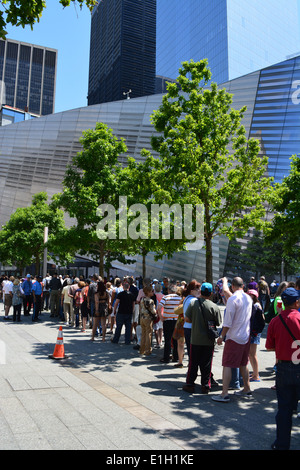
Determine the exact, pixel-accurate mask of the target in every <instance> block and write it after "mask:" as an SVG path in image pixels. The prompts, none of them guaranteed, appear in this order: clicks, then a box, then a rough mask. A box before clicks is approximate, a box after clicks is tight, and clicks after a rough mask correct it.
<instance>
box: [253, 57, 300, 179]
mask: <svg viewBox="0 0 300 470" xmlns="http://www.w3.org/2000/svg"><path fill="white" fill-rule="evenodd" d="M250 136H251V137H255V138H258V139H259V140H260V143H261V151H262V152H263V153H264V154H265V155H267V157H268V158H269V165H268V172H269V175H270V176H273V177H274V180H275V182H280V181H282V179H283V178H284V177H285V176H287V175H288V174H289V171H290V157H291V156H292V155H295V154H297V155H299V154H300V57H296V58H294V59H290V60H287V61H285V62H282V63H279V64H277V65H274V66H272V67H268V68H266V69H264V70H262V71H261V72H260V78H259V83H258V89H257V97H256V101H255V107H254V112H253V119H252V125H251V131H250Z"/></svg>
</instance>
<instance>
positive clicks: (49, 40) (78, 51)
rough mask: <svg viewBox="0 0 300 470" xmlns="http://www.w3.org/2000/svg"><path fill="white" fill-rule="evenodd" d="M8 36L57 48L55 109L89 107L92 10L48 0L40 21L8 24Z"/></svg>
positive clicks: (64, 109) (56, 0) (58, 110)
mask: <svg viewBox="0 0 300 470" xmlns="http://www.w3.org/2000/svg"><path fill="white" fill-rule="evenodd" d="M7 31H8V34H7V36H6V37H7V38H9V39H16V40H18V41H23V42H27V43H30V44H36V45H38V46H44V47H50V48H53V49H57V50H58V59H57V75H56V98H55V112H60V111H66V110H69V109H74V108H78V107H82V106H87V92H88V71H89V50H90V31H91V13H90V11H89V9H88V8H87V7H86V6H85V5H84V6H83V7H82V9H81V10H80V8H79V7H76V8H75V7H74V5H70V6H69V7H66V8H65V9H64V8H63V7H62V6H61V5H60V4H59V2H58V0H47V7H46V8H45V9H44V12H43V15H42V17H41V19H40V22H39V23H36V24H35V25H34V26H33V30H32V31H31V28H30V27H26V28H25V29H23V28H22V27H20V26H19V27H14V26H8V27H7Z"/></svg>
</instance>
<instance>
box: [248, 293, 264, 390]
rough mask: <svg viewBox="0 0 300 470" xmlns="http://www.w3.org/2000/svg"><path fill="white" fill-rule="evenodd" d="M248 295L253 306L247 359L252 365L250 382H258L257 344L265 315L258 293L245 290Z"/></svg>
mask: <svg viewBox="0 0 300 470" xmlns="http://www.w3.org/2000/svg"><path fill="white" fill-rule="evenodd" d="M247 294H248V295H250V297H251V299H252V302H253V306H252V315H251V319H250V350H249V361H250V364H251V366H252V376H251V377H250V382H260V377H259V367H258V359H257V345H258V344H260V338H261V333H262V331H263V329H264V326H265V317H264V314H263V309H262V306H261V304H260V302H259V301H258V296H259V293H258V292H257V290H255V289H250V290H248V292H247Z"/></svg>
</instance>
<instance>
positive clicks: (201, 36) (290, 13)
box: [156, 0, 300, 83]
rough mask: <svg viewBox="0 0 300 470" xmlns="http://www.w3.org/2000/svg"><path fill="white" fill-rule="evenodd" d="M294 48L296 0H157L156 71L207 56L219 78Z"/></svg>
mask: <svg viewBox="0 0 300 470" xmlns="http://www.w3.org/2000/svg"><path fill="white" fill-rule="evenodd" d="M299 51H300V37H299V18H298V4H297V0H289V2H288V3H287V2H283V0H263V1H261V0H251V2H249V1H248V0H185V1H183V0H157V51H156V74H157V75H162V76H165V77H170V78H173V79H174V78H176V77H177V75H178V69H179V67H180V64H181V62H183V61H185V60H190V59H193V60H195V61H198V60H201V59H204V58H207V59H208V61H209V66H210V68H211V71H212V80H213V81H215V82H217V83H224V82H226V81H228V80H232V79H234V78H236V77H239V76H242V75H245V74H248V73H251V72H254V71H257V70H260V69H262V68H263V67H267V66H269V65H271V64H274V63H276V62H280V61H282V60H285V59H286V58H287V56H289V55H292V54H294V55H296V54H298V53H299Z"/></svg>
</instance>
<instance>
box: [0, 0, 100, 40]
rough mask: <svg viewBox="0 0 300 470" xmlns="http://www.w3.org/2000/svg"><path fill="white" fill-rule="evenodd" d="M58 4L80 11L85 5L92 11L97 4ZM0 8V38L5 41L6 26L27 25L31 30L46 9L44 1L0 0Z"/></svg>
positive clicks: (92, 0) (65, 0) (91, 0)
mask: <svg viewBox="0 0 300 470" xmlns="http://www.w3.org/2000/svg"><path fill="white" fill-rule="evenodd" d="M52 1H53V0H52ZM59 3H60V4H61V5H62V6H63V7H64V8H65V7H68V6H69V5H70V4H71V3H72V4H74V5H75V4H77V5H79V7H80V9H81V8H82V7H83V5H84V4H85V5H86V6H87V7H88V8H89V9H90V10H91V11H92V9H93V7H94V6H95V5H96V4H97V3H98V2H97V0H59ZM0 8H2V10H0V37H1V38H3V39H5V37H6V35H7V31H6V25H7V24H12V25H13V26H22V28H24V27H25V26H27V25H29V26H30V27H31V29H33V25H34V24H35V23H36V22H39V20H40V18H41V16H42V13H43V10H44V8H46V0H0Z"/></svg>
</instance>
